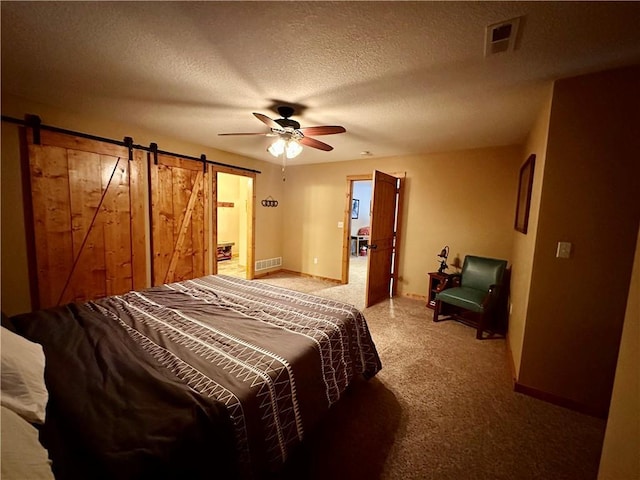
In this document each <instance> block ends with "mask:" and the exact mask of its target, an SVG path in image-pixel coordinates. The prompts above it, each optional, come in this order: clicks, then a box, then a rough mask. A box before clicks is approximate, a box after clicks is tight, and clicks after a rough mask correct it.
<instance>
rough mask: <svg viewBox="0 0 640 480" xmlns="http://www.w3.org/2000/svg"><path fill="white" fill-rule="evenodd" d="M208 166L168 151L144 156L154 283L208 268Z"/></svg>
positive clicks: (195, 274)
mask: <svg viewBox="0 0 640 480" xmlns="http://www.w3.org/2000/svg"><path fill="white" fill-rule="evenodd" d="M208 168H210V167H206V168H205V167H203V163H202V162H197V161H193V160H184V159H180V158H176V157H171V156H167V155H158V157H157V162H156V161H154V158H153V155H151V154H150V155H149V173H150V182H151V188H150V194H151V231H152V234H151V254H152V258H153V265H152V283H153V285H161V284H163V283H170V282H177V281H180V280H187V279H191V278H196V277H201V276H203V275H206V274H209V273H211V269H210V262H209V243H210V241H211V240H210V238H209V235H210V233H209V227H210V218H209V217H210V215H211V212H210V205H209V194H208V188H207V185H208V178H209V174H208V173H207V169H208Z"/></svg>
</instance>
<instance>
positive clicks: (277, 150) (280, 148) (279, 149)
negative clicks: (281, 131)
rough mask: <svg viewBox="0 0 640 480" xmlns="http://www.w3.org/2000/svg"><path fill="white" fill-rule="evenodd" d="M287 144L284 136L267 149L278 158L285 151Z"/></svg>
mask: <svg viewBox="0 0 640 480" xmlns="http://www.w3.org/2000/svg"><path fill="white" fill-rule="evenodd" d="M285 146H286V142H285V141H284V140H283V139H282V138H279V139H278V140H276V141H275V142H273V143H272V144H271V145H270V146H269V148H267V151H268V152H269V153H270V154H271V155H273V156H274V157H276V158H277V157H279V156H280V155H282V154H283V153H284V149H285Z"/></svg>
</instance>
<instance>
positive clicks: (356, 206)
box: [351, 198, 360, 218]
mask: <svg viewBox="0 0 640 480" xmlns="http://www.w3.org/2000/svg"><path fill="white" fill-rule="evenodd" d="M358 215H360V200H358V199H357V198H354V199H353V200H351V218H358Z"/></svg>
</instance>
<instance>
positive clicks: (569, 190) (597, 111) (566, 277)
mask: <svg viewBox="0 0 640 480" xmlns="http://www.w3.org/2000/svg"><path fill="white" fill-rule="evenodd" d="M638 85H640V68H638V67H635V68H633V69H627V70H618V71H610V72H604V73H599V74H594V75H587V76H582V77H576V78H571V79H566V80H561V81H558V82H556V85H555V87H554V93H553V103H552V107H551V118H550V123H549V137H548V143H547V154H546V161H545V168H544V183H543V186H542V197H541V202H540V212H539V222H538V231H537V237H536V246H535V254H534V258H533V270H532V277H531V290H530V294H529V304H528V310H527V318H526V326H525V335H524V343H523V348H522V358H521V366H520V374H519V378H518V381H519V383H520V384H521V385H523V386H526V387H530V388H533V389H536V390H539V391H543V392H546V393H548V394H550V395H552V396H557V397H561V398H563V399H567V400H569V401H571V402H574V403H576V404H578V405H581V406H584V407H586V408H587V409H589V410H591V411H593V412H594V413H597V414H601V415H606V411H607V408H608V405H609V400H610V396H611V388H612V385H613V378H614V372H615V367H616V359H617V354H618V346H619V342H620V335H621V331H622V324H623V319H624V314H625V308H626V302H627V295H628V292H629V282H630V277H631V266H632V263H633V256H634V251H635V244H636V237H637V232H638V222H639V219H640V202H639V201H638V192H639V191H640V182H639V180H640V162H639V161H638V152H639V151H640V136H639V135H638V125H640V117H639V115H640V97H638ZM559 241H567V242H571V243H572V244H573V251H572V254H571V258H570V259H558V258H556V257H555V254H556V246H557V242H559Z"/></svg>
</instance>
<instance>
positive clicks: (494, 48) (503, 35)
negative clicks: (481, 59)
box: [484, 17, 522, 57]
mask: <svg viewBox="0 0 640 480" xmlns="http://www.w3.org/2000/svg"><path fill="white" fill-rule="evenodd" d="M520 18H522V17H517V18H512V19H511V20H505V21H504V22H500V23H494V24H493V25H489V26H488V27H487V30H486V32H485V35H484V56H485V57H489V56H491V55H495V54H496V53H502V52H512V51H513V50H514V49H515V47H516V39H517V38H518V27H519V26H520Z"/></svg>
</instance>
